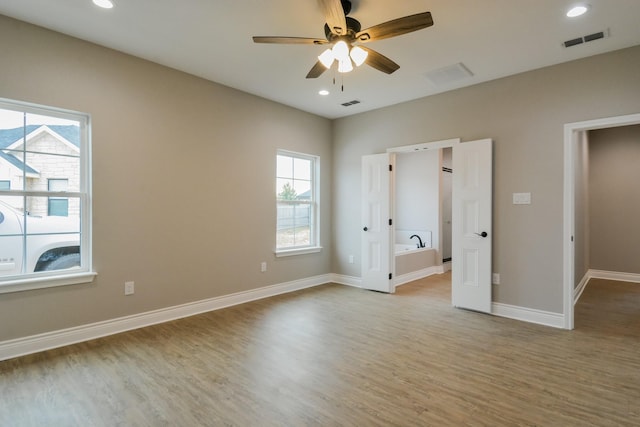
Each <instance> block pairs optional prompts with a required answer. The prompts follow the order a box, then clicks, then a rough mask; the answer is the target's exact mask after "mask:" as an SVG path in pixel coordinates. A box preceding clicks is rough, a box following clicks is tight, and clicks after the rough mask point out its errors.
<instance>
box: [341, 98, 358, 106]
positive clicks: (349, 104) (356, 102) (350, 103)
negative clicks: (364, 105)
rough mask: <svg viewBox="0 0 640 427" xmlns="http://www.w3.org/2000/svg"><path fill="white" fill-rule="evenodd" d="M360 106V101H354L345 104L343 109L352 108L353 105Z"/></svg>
mask: <svg viewBox="0 0 640 427" xmlns="http://www.w3.org/2000/svg"><path fill="white" fill-rule="evenodd" d="M356 104H360V101H358V100H357V99H354V100H353V101H349V102H345V103H343V104H342V106H343V107H350V106H352V105H356Z"/></svg>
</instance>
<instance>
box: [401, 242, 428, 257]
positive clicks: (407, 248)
mask: <svg viewBox="0 0 640 427" xmlns="http://www.w3.org/2000/svg"><path fill="white" fill-rule="evenodd" d="M425 249H430V248H418V245H416V244H415V243H414V244H409V245H407V244H404V243H396V247H395V254H396V256H398V255H406V254H408V253H411V252H418V251H423V250H425Z"/></svg>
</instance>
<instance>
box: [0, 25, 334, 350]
mask: <svg viewBox="0 0 640 427" xmlns="http://www.w3.org/2000/svg"><path fill="white" fill-rule="evenodd" d="M0 54H1V55H0V56H1V57H2V67H1V68H0V94H1V96H2V97H4V98H9V99H16V100H22V101H28V102H33V103H38V104H44V105H50V106H56V107H61V108H66V109H72V110H77V111H82V112H86V113H89V114H91V117H92V126H93V225H94V233H93V249H94V265H95V270H96V271H97V272H98V277H97V279H96V280H95V281H94V282H93V283H92V284H89V285H74V286H66V287H59V288H49V289H44V290H34V291H28V292H18V293H12V294H2V295H0V325H2V326H1V327H0V341H2V340H8V339H12V338H18V337H23V336H28V335H33V334H38V333H43V332H47V331H52V330H58V329H63V328H68V327H72V326H78V325H82V324H87V323H92V322H97V321H101V320H106V319H112V318H117V317H121V316H126V315H131V314H135V313H142V312H146V311H149V310H154V309H159V308H163V307H170V306H174V305H178V304H182V303H187V302H191V301H198V300H202V299H206V298H211V297H216V296H221V295H227V294H231V293H235V292H240V291H246V290H250V289H253V288H258V287H263V286H266V285H272V284H278V283H284V282H287V281H291V280H296V279H301V278H308V277H312V276H316V275H321V274H327V273H330V271H331V269H330V254H329V252H330V247H331V242H330V239H331V234H330V215H331V209H330V208H331V196H330V189H331V157H332V156H331V122H330V121H329V120H327V119H323V118H320V117H317V116H314V115H311V114H307V113H304V112H301V111H298V110H295V109H292V108H289V107H285V106H283V105H280V104H277V103H274V102H270V101H266V100H264V99H261V98H258V97H255V96H252V95H248V94H246V93H242V92H239V91H237V90H234V89H230V88H228V87H224V86H221V85H218V84H215V83H211V82H209V81H206V80H203V79H200V78H196V77H193V76H190V75H187V74H184V73H181V72H178V71H175V70H172V69H169V68H165V67H162V66H159V65H157V64H153V63H151V62H147V61H144V60H141V59H137V58H134V57H131V56H127V55H124V54H122V53H119V52H116V51H113V50H109V49H105V48H102V47H99V46H96V45H93V44H90V43H87V42H84V41H80V40H77V39H73V38H70V37H67V36H64V35H61V34H58V33H55V32H51V31H48V30H44V29H42V28H38V27H34V26H32V25H29V24H26V23H22V22H19V21H15V20H12V19H8V18H6V17H2V16H0ZM279 148H282V149H287V150H292V151H298V152H304V153H309V154H313V155H318V156H320V158H321V176H322V178H321V188H322V191H321V195H320V197H321V200H322V211H321V217H322V222H321V243H322V244H323V245H324V246H325V250H323V251H322V252H321V253H319V254H311V255H304V256H294V257H287V258H278V259H276V258H275V257H274V255H273V249H274V246H275V222H276V219H275V178H274V176H275V155H276V150H277V149H279ZM262 261H266V262H267V263H268V271H267V272H265V273H260V263H261V262H262ZM127 280H133V281H135V284H136V293H135V295H132V296H127V297H125V296H124V295H123V294H124V292H123V289H124V282H125V281H127Z"/></svg>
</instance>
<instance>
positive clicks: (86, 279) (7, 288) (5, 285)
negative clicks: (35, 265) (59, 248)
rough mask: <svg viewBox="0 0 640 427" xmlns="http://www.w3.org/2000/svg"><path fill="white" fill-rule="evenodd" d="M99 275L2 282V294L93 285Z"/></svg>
mask: <svg viewBox="0 0 640 427" xmlns="http://www.w3.org/2000/svg"><path fill="white" fill-rule="evenodd" d="M97 275H98V273H95V272H86V271H85V272H82V273H72V274H61V275H58V276H46V277H32V278H28V279H15V280H7V281H4V282H1V281H0V294H6V293H10V292H20V291H30V290H32V289H44V288H52V287H55V286H67V285H79V284H81V283H91V282H93V279H94V277H96V276H97Z"/></svg>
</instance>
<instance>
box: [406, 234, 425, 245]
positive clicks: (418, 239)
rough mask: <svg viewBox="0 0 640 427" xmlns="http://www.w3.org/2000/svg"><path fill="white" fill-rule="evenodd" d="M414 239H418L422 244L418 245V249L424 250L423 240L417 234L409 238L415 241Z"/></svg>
mask: <svg viewBox="0 0 640 427" xmlns="http://www.w3.org/2000/svg"><path fill="white" fill-rule="evenodd" d="M414 237H417V238H418V241H419V242H420V243H418V248H424V243H422V239H421V238H420V236H418V235H417V234H414V235H413V236H411V237H409V240H411V239H413V238H414Z"/></svg>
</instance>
